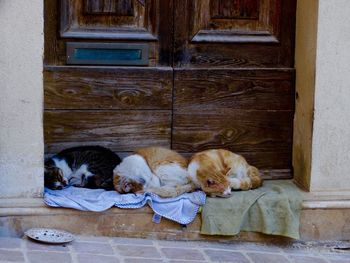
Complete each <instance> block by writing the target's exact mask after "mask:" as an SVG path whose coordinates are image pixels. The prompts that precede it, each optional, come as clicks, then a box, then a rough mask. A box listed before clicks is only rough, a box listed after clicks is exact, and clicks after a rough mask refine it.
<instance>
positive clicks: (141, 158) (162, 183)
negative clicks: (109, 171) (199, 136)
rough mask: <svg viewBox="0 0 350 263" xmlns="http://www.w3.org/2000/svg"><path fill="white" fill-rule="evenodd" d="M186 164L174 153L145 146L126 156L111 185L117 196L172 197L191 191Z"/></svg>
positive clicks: (192, 186)
mask: <svg viewBox="0 0 350 263" xmlns="http://www.w3.org/2000/svg"><path fill="white" fill-rule="evenodd" d="M187 164H188V161H187V160H186V159H185V158H184V157H182V156H181V155H180V154H178V153H177V152H175V151H172V150H169V149H166V148H162V147H147V148H142V149H139V150H137V151H136V152H135V153H134V154H132V155H130V156H128V157H126V158H124V159H123V161H122V162H121V163H120V164H119V165H118V166H117V167H116V168H115V169H114V171H113V173H114V176H113V184H114V188H115V190H116V191H117V192H119V193H122V194H123V193H140V192H152V193H155V194H157V195H159V196H161V197H175V196H178V195H180V194H183V193H186V192H191V191H193V190H194V189H195V188H194V185H193V184H191V182H190V178H189V176H188V173H187Z"/></svg>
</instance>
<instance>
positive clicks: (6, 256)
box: [0, 249, 24, 262]
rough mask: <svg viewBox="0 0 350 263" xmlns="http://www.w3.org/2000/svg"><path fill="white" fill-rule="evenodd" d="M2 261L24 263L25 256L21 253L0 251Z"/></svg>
mask: <svg viewBox="0 0 350 263" xmlns="http://www.w3.org/2000/svg"><path fill="white" fill-rule="evenodd" d="M0 261H10V262H24V256H23V253H22V252H21V251H13V250H5V249H0Z"/></svg>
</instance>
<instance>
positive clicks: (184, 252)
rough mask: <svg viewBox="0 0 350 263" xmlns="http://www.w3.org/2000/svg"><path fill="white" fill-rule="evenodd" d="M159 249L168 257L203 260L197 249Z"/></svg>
mask: <svg viewBox="0 0 350 263" xmlns="http://www.w3.org/2000/svg"><path fill="white" fill-rule="evenodd" d="M161 250H162V252H163V254H164V255H165V256H166V257H167V258H170V259H186V260H204V256H203V255H202V253H201V252H200V251H199V250H197V249H185V248H162V249H161Z"/></svg>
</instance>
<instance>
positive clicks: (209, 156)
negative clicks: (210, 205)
mask: <svg viewBox="0 0 350 263" xmlns="http://www.w3.org/2000/svg"><path fill="white" fill-rule="evenodd" d="M188 173H189V175H190V177H191V179H192V182H193V183H194V184H195V185H196V187H197V188H200V189H202V190H203V191H204V192H206V193H207V194H210V195H212V196H221V197H228V196H230V195H231V191H232V189H235V190H236V189H240V190H248V189H254V188H257V187H259V186H261V185H262V178H261V176H260V174H259V170H258V169H257V168H256V167H254V166H251V165H249V164H248V163H247V161H246V160H245V159H244V158H243V157H242V156H240V155H238V154H235V153H233V152H230V151H227V150H224V149H217V150H207V151H203V152H199V153H196V154H194V155H193V156H192V158H191V160H190V163H189V165H188Z"/></svg>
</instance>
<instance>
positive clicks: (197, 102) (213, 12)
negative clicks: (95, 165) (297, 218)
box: [44, 0, 296, 178]
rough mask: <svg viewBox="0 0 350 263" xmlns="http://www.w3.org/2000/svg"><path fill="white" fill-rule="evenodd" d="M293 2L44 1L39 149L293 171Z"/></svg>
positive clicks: (281, 173) (277, 173)
mask: <svg viewBox="0 0 350 263" xmlns="http://www.w3.org/2000/svg"><path fill="white" fill-rule="evenodd" d="M295 2H296V0H167V1H163V0H61V1H53V0H45V120H44V127H45V150H46V153H48V154H49V153H53V152H57V151H58V150H61V149H63V148H66V147H69V146H73V145H79V144H100V145H105V146H107V147H110V148H112V149H113V150H115V151H117V152H121V153H128V152H130V151H132V150H134V149H135V148H137V147H142V146H147V145H163V146H168V147H172V148H173V149H175V150H178V151H180V152H182V153H185V154H191V153H193V152H196V151H200V150H204V149H208V148H219V147H220V148H221V147H223V148H227V149H230V150H232V151H235V152H238V153H241V154H243V155H244V156H246V157H247V159H248V160H249V161H250V162H252V163H254V164H255V165H256V166H258V167H259V168H261V169H263V170H265V171H266V177H276V178H282V177H284V178H285V177H290V176H291V175H292V172H291V171H292V165H291V146H292V132H293V129H292V121H293V113H294V92H295V89H294V68H293V67H294V26H295V25H294V24H295V4H296V3H295Z"/></svg>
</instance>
